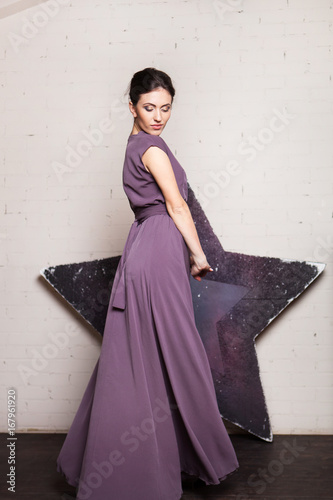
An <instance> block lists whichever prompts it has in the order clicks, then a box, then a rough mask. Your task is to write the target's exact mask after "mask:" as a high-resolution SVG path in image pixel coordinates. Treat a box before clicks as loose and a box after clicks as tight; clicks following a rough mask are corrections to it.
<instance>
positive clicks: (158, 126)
mask: <svg viewBox="0 0 333 500" xmlns="http://www.w3.org/2000/svg"><path fill="white" fill-rule="evenodd" d="M152 127H153V128H161V127H162V125H152Z"/></svg>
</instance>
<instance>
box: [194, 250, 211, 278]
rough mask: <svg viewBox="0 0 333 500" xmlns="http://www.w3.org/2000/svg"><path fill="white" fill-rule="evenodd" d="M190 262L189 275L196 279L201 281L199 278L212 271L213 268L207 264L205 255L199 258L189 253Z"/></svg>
mask: <svg viewBox="0 0 333 500" xmlns="http://www.w3.org/2000/svg"><path fill="white" fill-rule="evenodd" d="M190 264H191V275H192V276H193V278H194V279H196V280H197V281H201V278H204V277H205V276H206V274H207V273H209V272H212V271H213V269H212V268H211V267H210V265H209V264H208V262H207V259H206V257H205V255H204V256H203V257H201V258H197V257H194V256H193V255H191V256H190Z"/></svg>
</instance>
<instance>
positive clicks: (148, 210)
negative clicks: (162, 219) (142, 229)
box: [134, 203, 169, 224]
mask: <svg viewBox="0 0 333 500" xmlns="http://www.w3.org/2000/svg"><path fill="white" fill-rule="evenodd" d="M134 214H135V220H136V221H137V222H138V223H139V224H142V222H143V221H145V220H146V219H148V217H151V216H152V215H160V214H167V215H169V213H168V211H167V208H166V205H165V203H159V204H158V205H149V206H148V207H139V208H136V209H135V210H134Z"/></svg>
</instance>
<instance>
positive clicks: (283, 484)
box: [0, 434, 333, 500]
mask: <svg viewBox="0 0 333 500" xmlns="http://www.w3.org/2000/svg"><path fill="white" fill-rule="evenodd" d="M16 436H17V446H16V463H17V470H16V473H17V477H16V493H15V494H13V493H10V492H8V491H7V485H6V484H5V482H6V479H5V477H6V474H7V473H8V464H7V457H8V449H7V447H6V444H7V437H8V436H7V434H2V435H1V442H2V446H1V450H0V458H1V493H0V498H1V499H2V500H7V499H8V500H9V499H11V500H12V499H16V500H42V499H43V500H71V498H75V489H74V488H72V487H71V486H69V485H67V483H66V482H65V480H64V478H63V477H62V475H61V474H59V473H58V472H57V471H56V465H55V464H56V459H57V456H58V453H59V451H60V448H61V445H62V443H63V441H64V439H65V435H64V434H17V435H16ZM230 438H231V440H232V442H233V445H234V447H235V450H236V454H237V457H238V461H239V465H240V468H239V470H238V471H236V472H235V473H234V474H233V475H231V476H230V477H229V478H227V479H226V480H225V481H223V482H222V483H221V484H219V485H218V486H205V485H204V484H203V483H201V484H200V483H199V484H196V485H195V486H193V487H189V486H185V485H184V494H183V496H182V500H199V499H200V500H201V499H207V500H213V499H215V500H332V499H333V436H313V435H311V436H309V435H307V436H304V435H303V436H299V435H298V436H292V435H276V436H274V439H273V442H272V443H268V442H265V441H262V440H260V439H258V438H256V437H254V436H251V435H250V434H231V435H230ZM103 500H104V499H103ZM105 500H121V498H119V499H118V498H117V499H114V498H110V499H108V498H106V499H105ZM133 500H145V499H141V498H135V499H133Z"/></svg>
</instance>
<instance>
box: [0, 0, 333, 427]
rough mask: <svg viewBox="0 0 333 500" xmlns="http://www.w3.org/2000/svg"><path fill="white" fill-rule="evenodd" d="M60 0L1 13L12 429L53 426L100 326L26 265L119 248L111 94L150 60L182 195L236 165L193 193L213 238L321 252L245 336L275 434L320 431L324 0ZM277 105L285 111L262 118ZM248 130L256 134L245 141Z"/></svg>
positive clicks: (117, 106)
mask: <svg viewBox="0 0 333 500" xmlns="http://www.w3.org/2000/svg"><path fill="white" fill-rule="evenodd" d="M58 5H59V9H58V13H56V15H53V16H51V15H50V14H47V13H45V10H43V5H36V6H35V7H32V8H30V9H27V10H25V11H23V12H21V13H17V14H15V15H12V16H10V17H5V18H3V19H0V24H1V44H0V45H1V50H0V85H1V93H0V110H1V115H2V119H1V124H0V137H1V139H0V140H1V148H0V165H1V175H0V193H1V196H0V199H1V221H0V245H1V252H0V298H1V304H3V307H2V308H1V329H2V335H1V343H2V344H3V345H2V347H1V352H2V353H3V361H2V363H1V371H3V372H4V373H3V376H2V377H1V387H0V390H1V398H3V399H5V396H6V388H8V387H10V386H14V387H16V389H17V393H18V429H19V430H20V431H25V430H34V431H35V430H38V431H66V430H67V429H68V427H69V425H70V423H71V421H72V419H73V416H74V414H75V411H76V409H77V406H78V404H79V401H80V398H81V396H82V394H83V391H84V389H85V386H86V383H87V382H88V379H89V376H90V374H91V371H92V368H93V366H94V364H95V362H96V360H97V358H98V354H99V351H100V338H99V337H98V336H97V335H95V334H94V333H93V332H92V331H91V330H90V329H89V328H87V327H86V326H85V325H84V323H83V322H81V321H80V320H78V319H77V318H76V316H75V315H74V314H73V313H72V311H71V310H70V309H69V308H67V307H66V306H65V305H64V304H63V303H62V302H61V301H60V300H58V298H57V297H56V296H55V294H53V293H52V292H51V291H50V289H49V287H47V286H46V284H45V283H44V282H43V280H41V279H40V278H39V270H40V269H41V268H42V267H46V266H51V265H57V264H63V263H71V262H78V261H83V260H92V259H96V258H102V257H108V256H111V255H118V254H120V253H121V251H122V249H123V245H124V242H125V239H126V236H127V233H128V230H129V227H130V224H131V222H132V219H133V217H132V215H131V211H130V209H129V206H128V203H127V200H126V199H125V196H124V193H123V191H122V186H121V168H122V162H123V155H124V150H125V145H126V141H127V137H128V135H129V133H130V129H131V124H132V119H131V115H130V113H129V111H128V110H127V104H126V102H127V98H126V97H124V96H123V94H124V92H125V90H126V88H127V85H128V83H129V80H130V78H131V76H132V74H133V73H134V72H135V71H137V70H139V69H142V68H144V67H146V66H156V67H157V68H160V69H162V70H164V71H166V72H168V73H170V75H171V76H172V78H173V80H174V83H175V86H176V91H177V95H176V99H175V105H174V111H173V118H172V119H171V121H170V122H169V124H168V127H167V129H166V131H165V132H164V138H165V140H166V141H167V142H168V144H169V145H170V147H171V148H172V149H173V150H174V151H175V152H176V155H177V157H178V159H179V161H180V162H181V164H182V165H183V166H184V168H185V169H186V171H187V173H188V178H189V181H190V184H191V185H192V188H194V190H195V192H196V193H197V195H198V196H202V193H204V192H205V187H206V189H207V185H208V184H209V183H211V182H212V178H211V175H210V172H213V174H214V173H215V174H218V173H219V172H221V171H226V170H227V165H228V162H238V164H239V169H238V173H237V174H235V173H233V175H231V176H230V175H229V180H228V181H227V182H226V184H225V186H224V187H223V188H221V189H220V193H219V196H218V197H216V198H214V199H211V200H210V201H208V204H207V206H205V211H206V213H207V216H208V217H209V219H210V221H211V223H212V226H213V228H214V229H215V232H216V234H217V235H218V236H219V237H220V238H221V241H222V244H223V246H224V248H225V249H227V250H232V251H238V252H241V253H248V254H255V255H268V256H275V257H282V258H292V259H299V260H309V261H321V262H325V263H327V267H326V270H325V272H324V275H323V276H322V277H320V279H319V280H318V281H317V282H316V283H315V284H314V285H312V286H311V288H310V290H308V291H307V292H306V293H305V294H304V295H303V296H302V297H300V298H299V299H297V301H296V302H295V304H294V305H292V306H291V307H290V308H289V310H287V311H286V312H284V313H283V314H282V316H281V317H280V318H279V319H277V320H276V321H275V322H273V324H272V325H270V327H269V328H268V329H267V331H266V332H265V333H264V334H263V335H262V336H260V337H259V338H258V341H257V352H258V357H259V361H260V365H261V376H262V382H263V386H264V389H265V394H266V398H267V405H268V409H269V414H270V417H271V420H272V425H273V433H275V434H278V433H289V432H291V433H323V434H324V433H331V432H332V430H333V415H332V406H333V387H332V371H333V363H332V361H333V359H332V357H333V351H332V342H333V341H332V338H333V336H332V305H331V304H332V298H333V297H332V296H333V285H332V274H333V273H332V268H333V266H332V264H333V235H332V194H333V193H332V189H333V187H332V186H333V184H332V180H333V170H332V144H333V143H332V140H331V135H332V125H333V123H332V97H333V92H332V62H331V52H330V50H331V46H332V20H333V2H332V0H306V1H305V0H272V1H271V2H267V1H265V0H244V1H241V0H240V1H239V2H235V1H230V0H219V1H215V2H214V1H213V0H212V1H207V0H199V1H179V0H177V1H176V0H171V1H169V2H162V1H150V2H149V1H147V2H146V3H144V2H140V3H135V2H134V3H132V5H130V4H129V3H128V2H125V1H123V0H117V1H116V2H112V5H110V2H102V1H101V0H68V1H65V0H62V1H61V2H60V0H59V2H58ZM45 16H46V17H45ZM36 24H39V27H38V28H36V27H35V26H34V25H36ZM13 44H14V46H13ZM284 108H285V109H286V110H287V113H288V114H290V115H293V118H292V119H290V120H289V121H288V123H283V122H281V121H280V122H279V126H280V129H281V130H279V131H276V130H275V129H274V130H273V131H272V127H271V125H272V123H273V122H272V121H271V120H272V119H273V117H274V116H275V113H276V110H278V111H279V112H280V113H282V112H283V109H284ZM105 119H109V120H111V122H112V123H113V125H114V130H113V131H111V132H110V133H104V134H103V140H102V142H101V144H99V145H98V146H94V147H93V148H92V150H91V152H90V154H89V155H88V156H86V157H81V158H79V161H76V164H75V165H72V166H70V167H69V168H68V167H67V171H66V172H64V173H62V174H60V175H58V176H57V175H56V173H55V170H54V165H55V162H58V167H59V164H60V163H62V164H63V165H66V155H67V154H68V151H69V149H68V147H70V148H72V149H74V150H76V149H77V148H78V147H79V145H80V141H82V140H83V139H84V138H85V132H87V131H88V130H92V129H96V128H98V127H99V124H100V122H101V120H105ZM274 123H275V122H274ZM273 125H274V124H273ZM275 125H276V123H275ZM269 129H271V131H269ZM267 134H268V135H267ZM250 137H252V138H255V139H257V140H259V143H257V144H259V148H260V149H259V148H257V147H254V146H251V147H252V153H251V154H250V153H249V152H248V153H247V154H245V153H244V149H243V150H242V149H241V150H240V149H239V148H240V147H241V144H242V143H243V148H244V147H247V148H248V147H249V142H248V141H249V138H250ZM242 151H243V154H241V152H242ZM229 173H230V171H229ZM73 327H76V331H73V329H72V328H73ZM59 333H61V334H62V337H61V335H60V337H61V338H63V339H65V340H63V341H64V343H65V344H66V345H63V346H61V344H59V345H60V347H57V346H56V345H55V344H54V340H52V339H55V338H58V337H57V335H56V334H59ZM60 337H59V338H60ZM52 346H53V347H52ZM43 353H44V354H43ZM22 366H24V367H25V369H30V370H31V371H30V373H28V374H27V373H26V374H25V375H24V374H23V373H22ZM20 370H21V371H20ZM24 381H26V384H25V383H24ZM6 429H7V427H6V419H5V415H3V416H1V422H0V430H2V431H6Z"/></svg>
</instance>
